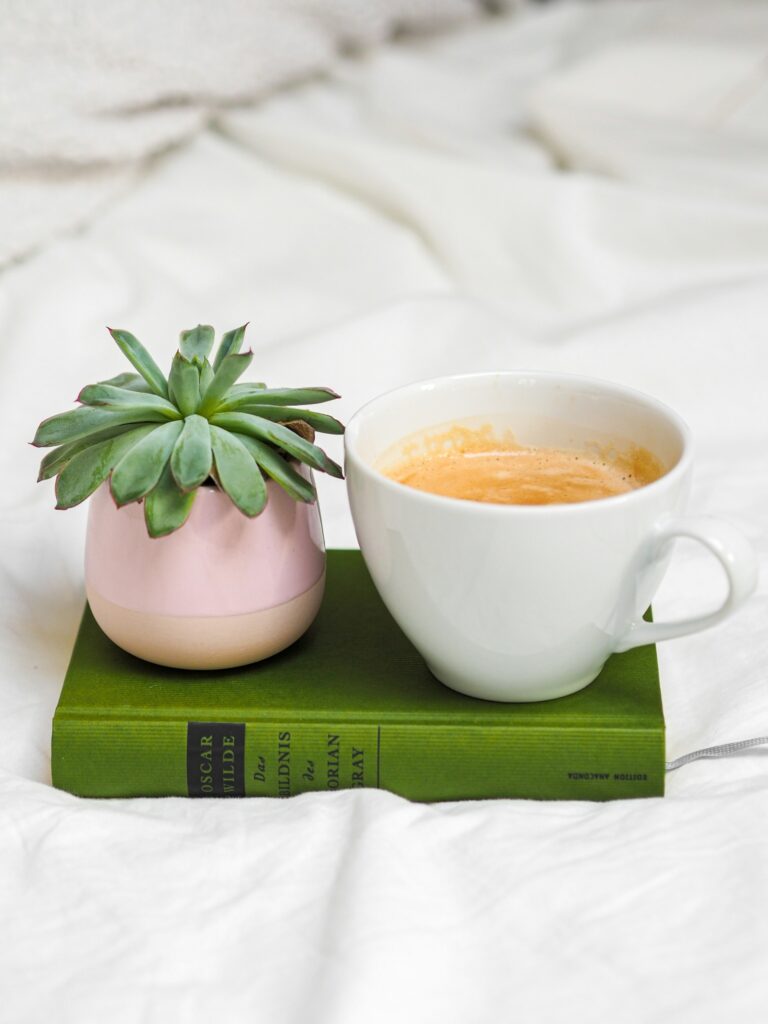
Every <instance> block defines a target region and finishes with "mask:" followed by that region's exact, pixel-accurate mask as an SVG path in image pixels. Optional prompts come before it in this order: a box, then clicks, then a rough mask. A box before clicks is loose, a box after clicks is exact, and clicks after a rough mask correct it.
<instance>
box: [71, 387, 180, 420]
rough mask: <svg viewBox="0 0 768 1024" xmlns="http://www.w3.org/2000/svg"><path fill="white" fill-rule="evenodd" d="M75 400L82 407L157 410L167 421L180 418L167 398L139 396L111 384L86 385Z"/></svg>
mask: <svg viewBox="0 0 768 1024" xmlns="http://www.w3.org/2000/svg"><path fill="white" fill-rule="evenodd" d="M77 400H78V402H82V403H83V404H84V405H106V406H121V407H123V406H127V407H129V408H136V407H140V408H142V409H157V411H158V412H162V413H164V414H165V417H166V419H169V420H178V419H180V417H181V414H180V412H179V410H178V409H177V408H176V406H175V405H173V404H172V403H171V402H169V401H168V399H167V398H160V396H159V395H152V394H148V395H139V394H138V393H137V392H136V391H132V390H131V389H130V388H118V387H115V386H114V385H112V384H88V385H87V386H86V387H84V388H83V390H82V391H81V392H80V394H79V395H78V396H77Z"/></svg>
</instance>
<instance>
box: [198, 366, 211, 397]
mask: <svg viewBox="0 0 768 1024" xmlns="http://www.w3.org/2000/svg"><path fill="white" fill-rule="evenodd" d="M212 380H213V367H212V366H211V364H210V363H209V362H208V360H207V359H206V360H205V362H204V363H203V365H202V366H201V367H200V394H201V395H204V394H205V392H206V391H207V390H208V388H209V387H210V386H211V381H212Z"/></svg>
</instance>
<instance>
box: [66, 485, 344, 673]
mask: <svg viewBox="0 0 768 1024" xmlns="http://www.w3.org/2000/svg"><path fill="white" fill-rule="evenodd" d="M267 490H268V494H269V498H268V501H267V504H266V507H265V509H264V511H263V512H262V513H261V514H260V515H258V516H256V517H255V518H254V519H249V518H248V517H247V516H244V515H243V514H242V513H241V512H239V511H238V509H237V508H236V507H235V506H234V505H233V504H232V502H231V501H230V499H229V498H228V497H227V496H226V495H225V494H223V493H222V492H221V491H219V490H218V489H217V488H215V487H210V486H206V487H201V488H200V490H199V492H198V494H197V497H196V499H195V503H194V505H193V507H192V512H191V513H190V516H189V519H188V520H187V522H186V523H185V524H184V526H182V527H181V529H179V530H177V531H176V532H175V533H172V534H170V535H169V536H167V537H161V538H158V539H154V540H153V539H152V538H151V537H150V536H149V535H148V534H147V530H146V527H145V525H144V507H143V504H142V503H135V504H132V505H126V506H124V507H123V508H120V509H119V508H117V507H116V505H115V503H114V501H113V500H112V497H111V495H110V493H109V490H108V488H107V486H106V485H103V486H102V487H100V488H99V490H98V491H96V493H95V494H94V495H93V497H92V498H91V502H90V511H89V516H88V533H87V539H86V550H85V583H86V593H87V595H88V601H89V603H90V606H91V610H92V611H93V614H94V616H95V618H96V621H97V622H98V623H99V625H100V626H101V628H102V629H103V630H104V632H105V633H106V634H107V636H108V637H110V639H111V640H113V641H114V642H115V643H116V644H118V646H120V647H122V648H123V649H124V650H126V651H129V652H130V653H131V654H135V655H136V656H137V657H139V658H144V659H145V660H146V661H152V662H155V663H156V664H158V665H170V666H173V667H174V668H185V669H223V668H232V667H234V666H236V665H246V664H249V663H250V662H254V661H260V660H262V659H263V658H268V657H269V656H270V655H272V654H276V653H277V652H278V651H281V650H283V649H284V648H285V647H288V646H289V645H290V644H292V643H293V642H294V641H295V640H297V639H298V638H299V637H300V636H301V635H302V633H304V631H305V630H306V629H307V628H308V626H309V625H310V623H311V622H312V620H313V619H314V618H315V615H316V614H317V611H318V609H319V607H320V602H321V600H322V596H323V590H324V586H325V543H324V540H323V528H322V523H321V520H320V512H319V509H318V506H317V503H314V504H311V505H309V504H304V503H302V502H297V501H294V500H293V499H292V498H291V497H289V495H287V494H286V493H285V491H284V490H283V489H282V488H281V487H280V486H278V485H277V484H276V483H274V482H273V481H272V480H270V481H269V482H268V483H267Z"/></svg>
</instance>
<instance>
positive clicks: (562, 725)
mask: <svg viewBox="0 0 768 1024" xmlns="http://www.w3.org/2000/svg"><path fill="white" fill-rule="evenodd" d="M52 775H53V783H54V785H55V786H58V787H59V788H61V789H66V790H69V791H70V792H71V793H75V794H78V795H80V796H90V797H132V796H271V797H276V796H277V797H288V796H293V795H294V794H296V793H305V792H310V791H313V790H335V789H345V788H350V787H360V788H370V787H378V788H381V789H387V790H390V791H392V792H393V793H399V794H400V795H402V796H405V797H409V798H410V799H412V800H426V801H433V800H463V799H483V798H488V797H528V798H534V799H571V800H607V799H612V798H626V797H641V796H660V795H661V794H663V792H664V717H663V714H662V707H661V698H660V692H659V678H658V669H657V662H656V651H655V649H654V648H653V647H645V648H639V649H637V650H633V651H629V652H627V653H626V654H621V655H615V656H614V657H612V658H611V659H610V661H609V662H608V664H607V665H606V666H605V668H604V670H603V672H602V673H601V675H600V676H599V678H598V679H597V680H596V681H595V682H594V683H592V685H591V686H588V687H587V688H586V689H584V690H581V691H580V692H579V693H575V694H573V695H571V696H569V697H562V698H560V699H559V700H554V701H542V702H539V703H535V704H499V703H495V702H488V701H482V700H476V699H474V698H472V697H465V696H462V695H461V694H458V693H455V692H453V691H452V690H449V689H447V688H446V687H444V686H443V685H442V684H441V683H439V682H438V681H437V680H436V679H435V678H434V677H433V676H432V675H431V673H430V672H429V670H428V669H427V667H426V665H425V664H424V662H423V660H422V659H421V657H420V655H419V654H418V653H417V651H416V650H415V648H414V647H413V646H412V645H411V643H410V642H409V641H408V640H407V639H406V638H405V636H404V635H403V634H402V633H401V632H400V629H399V628H398V627H397V625H396V624H395V622H394V621H393V619H392V618H391V616H390V615H389V613H388V611H387V610H386V608H385V607H384V605H383V603H382V601H381V599H380V598H379V596H378V594H377V593H376V590H375V589H374V586H373V584H372V582H371V579H370V577H369V575H368V572H367V570H366V568H365V565H364V563H363V561H362V558H361V556H360V554H359V552H357V551H329V552H328V582H327V590H326V596H325V599H324V602H323V606H322V609H321V611H320V614H319V615H318V617H317V619H316V621H315V623H314V624H313V625H312V627H311V628H310V629H309V630H308V632H307V633H306V634H305V635H304V637H302V639H301V640H299V641H298V642H297V643H296V644H294V645H293V646H292V647H290V648H289V649H288V650H286V651H284V652H282V653H281V654H278V655H275V656H274V657H272V658H270V659H268V660H267V661H264V662H260V663H258V664H255V665H250V666H248V667H246V668H241V669H229V670H227V671H221V672H183V671H178V670H175V669H167V668H160V667H158V666H156V665H150V664H149V663H147V662H144V661H140V660H139V659H138V658H134V657H132V656H131V655H129V654H125V653H124V652H123V651H121V650H120V649H119V648H118V647H116V646H115V645H114V644H113V643H111V641H110V640H108V639H107V638H106V637H105V636H104V634H103V633H102V632H101V630H100V629H99V627H98V626H97V625H96V623H95V621H94V619H93V617H92V615H91V613H90V611H89V610H88V609H87V608H86V611H85V615H84V617H83V622H82V626H81V628H80V633H79V635H78V638H77V642H76V644H75V649H74V652H73V654H72V661H71V664H70V666H69V671H68V673H67V677H66V680H65V683H64V688H63V691H62V694H61V699H60V700H59V705H58V707H57V709H56V714H55V717H54V720H53V745H52Z"/></svg>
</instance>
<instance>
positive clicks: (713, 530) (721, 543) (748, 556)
mask: <svg viewBox="0 0 768 1024" xmlns="http://www.w3.org/2000/svg"><path fill="white" fill-rule="evenodd" d="M676 537H690V538H691V540H697V541H699V543H701V544H703V545H704V547H706V548H709V550H710V551H711V552H712V554H713V555H714V556H715V558H717V560H718V561H719V562H720V564H721V565H722V567H723V569H724V571H725V575H726V577H727V578H728V596H727V597H726V599H725V601H723V603H722V604H721V605H720V607H719V608H716V609H715V611H712V612H709V614H707V615H698V616H695V617H694V618H691V619H681V620H680V621H679V622H645V621H643V620H642V619H641V620H639V621H637V622H633V623H632V624H631V625H630V627H629V629H627V631H626V632H625V633H624V634H623V635H622V636H621V637H619V639H618V641H617V642H616V644H615V646H614V650H615V651H617V652H621V651H629V650H631V648H633V647H642V646H643V645H644V644H655V643H658V641H659V640H672V639H673V638H674V637H678V636H688V634H689V633H698V632H700V631H701V630H702V629H709V627H710V626H714V625H716V624H717V623H718V622H722V620H723V619H725V618H727V616H728V615H730V614H731V612H733V611H735V610H736V608H738V607H739V605H740V604H742V603H743V602H744V601H745V600H746V599H747V598H748V597H749V595H750V594H751V593H752V592H753V590H754V589H755V587H756V586H757V575H758V569H757V555H756V554H755V550H754V548H753V547H752V545H751V544H750V543H749V541H748V540H747V538H746V537H745V536H744V534H743V533H741V532H740V531H739V530H737V529H736V527H735V526H731V525H730V523H726V522H723V520H721V519H714V518H712V517H710V516H683V517H681V518H679V519H670V520H668V521H667V522H665V523H663V524H661V525H659V526H658V527H657V528H656V530H655V532H654V534H653V536H652V538H651V541H650V558H651V559H654V558H657V557H658V556H659V554H660V553H661V551H662V550H663V548H664V547H665V546H666V545H667V544H669V543H670V542H671V541H673V540H674V539H675V538H676Z"/></svg>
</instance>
